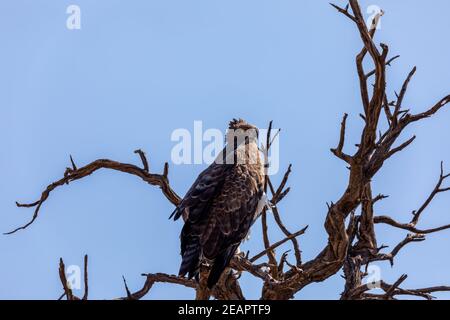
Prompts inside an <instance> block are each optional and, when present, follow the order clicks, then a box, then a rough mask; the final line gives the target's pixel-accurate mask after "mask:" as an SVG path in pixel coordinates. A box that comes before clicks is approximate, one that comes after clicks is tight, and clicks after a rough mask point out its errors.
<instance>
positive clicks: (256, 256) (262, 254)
mask: <svg viewBox="0 0 450 320" xmlns="http://www.w3.org/2000/svg"><path fill="white" fill-rule="evenodd" d="M306 229H308V226H306V227H304V228H303V229H301V230H299V231H297V232H294V233H292V234H290V235H289V236H287V237H286V238H284V239H283V240H280V241H278V242H275V243H274V244H273V245H271V246H270V247H268V248H267V249H265V250H263V251H261V252H260V253H258V254H257V255H255V256H254V257H253V258H251V259H250V262H255V261H256V260H258V259H259V258H261V257H262V256H264V255H265V254H266V253H267V252H268V251H273V250H275V249H276V248H278V247H279V246H281V245H282V244H284V243H285V242H286V241H289V240H291V239H293V238H296V237H298V236H300V235H302V234H304V233H305V231H306Z"/></svg>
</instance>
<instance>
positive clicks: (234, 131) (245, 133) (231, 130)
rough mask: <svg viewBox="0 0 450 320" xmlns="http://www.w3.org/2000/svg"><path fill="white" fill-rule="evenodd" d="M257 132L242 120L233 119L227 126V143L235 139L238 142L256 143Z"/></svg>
mask: <svg viewBox="0 0 450 320" xmlns="http://www.w3.org/2000/svg"><path fill="white" fill-rule="evenodd" d="M258 136H259V130H258V128H257V127H255V126H254V125H252V124H250V123H248V122H247V121H245V120H244V119H233V120H231V121H230V124H229V126H228V134H227V142H230V141H233V140H232V139H235V138H237V140H238V141H241V142H245V143H246V144H247V143H251V142H255V143H257V142H258Z"/></svg>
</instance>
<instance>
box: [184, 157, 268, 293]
mask: <svg viewBox="0 0 450 320" xmlns="http://www.w3.org/2000/svg"><path fill="white" fill-rule="evenodd" d="M220 167H222V168H220ZM207 171H210V172H211V173H215V175H216V177H218V181H215V182H214V183H213V182H212V181H210V180H208V178H207V177H209V176H211V174H206V173H205V174H204V173H202V174H201V175H200V176H199V179H197V181H196V183H195V184H194V185H196V187H194V186H193V188H191V190H190V191H189V192H188V195H189V197H188V195H187V196H186V197H185V199H183V202H184V204H183V206H184V209H183V210H187V212H188V218H187V220H186V221H185V225H184V227H183V230H182V232H181V254H182V256H183V261H182V264H181V267H180V274H181V275H184V274H186V273H189V277H192V276H194V275H196V274H197V272H198V265H199V262H200V258H201V256H203V257H204V258H206V259H208V260H210V261H211V262H212V263H213V267H212V269H211V272H210V276H209V279H208V285H209V286H210V287H212V286H213V285H214V284H215V283H216V282H217V281H218V279H219V277H220V275H221V274H222V272H223V270H224V269H225V268H226V266H227V265H228V264H229V262H230V259H231V258H232V257H233V255H234V253H235V251H236V249H237V247H238V246H239V243H240V242H241V241H242V240H243V239H244V238H245V236H246V235H247V233H248V231H249V229H250V226H251V224H252V223H253V221H254V219H255V212H256V209H257V207H258V202H259V200H260V199H261V196H262V194H263V189H262V184H261V183H260V179H258V177H256V173H255V172H252V171H251V170H250V169H249V168H248V167H246V166H231V167H227V166H225V167H224V165H219V167H218V168H214V167H213V168H211V169H210V170H207ZM213 180H214V179H213ZM202 181H203V182H204V183H202ZM206 182H208V183H206ZM205 185H210V187H209V188H206V189H205ZM197 189H199V191H198V192H196V191H197ZM212 189H214V191H213V190H212ZM183 202H182V203H183ZM179 214H180V213H178V215H179Z"/></svg>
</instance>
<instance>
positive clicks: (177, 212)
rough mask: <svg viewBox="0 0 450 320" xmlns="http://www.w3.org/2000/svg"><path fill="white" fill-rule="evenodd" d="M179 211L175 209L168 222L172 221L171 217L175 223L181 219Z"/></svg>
mask: <svg viewBox="0 0 450 320" xmlns="http://www.w3.org/2000/svg"><path fill="white" fill-rule="evenodd" d="M181 211H182V210H180V209H179V208H178V207H176V208H175V210H173V212H172V213H171V215H170V217H169V220H170V219H172V217H173V220H174V221H177V220H178V219H179V218H180V217H181ZM174 216H175V217H174Z"/></svg>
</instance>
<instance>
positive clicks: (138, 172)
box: [5, 159, 181, 234]
mask: <svg viewBox="0 0 450 320" xmlns="http://www.w3.org/2000/svg"><path fill="white" fill-rule="evenodd" d="M99 169H111V170H116V171H121V172H125V173H129V174H132V175H135V176H137V177H139V178H141V179H142V180H143V181H145V182H147V183H149V184H151V185H153V186H158V187H160V188H161V190H162V192H163V194H164V195H165V196H166V198H167V199H168V200H169V201H170V202H171V203H172V204H174V205H177V204H178V203H179V202H180V200H181V199H180V197H179V196H178V195H177V194H176V193H175V191H173V190H172V188H171V187H170V185H169V180H168V179H167V170H168V166H167V164H166V166H165V169H164V174H163V175H160V174H152V173H149V172H147V171H146V170H144V169H141V168H139V167H137V166H135V165H133V164H127V163H120V162H117V161H112V160H108V159H99V160H95V161H94V162H91V163H90V164H88V165H86V166H84V167H82V168H79V169H76V170H73V169H69V168H68V169H67V170H66V172H65V173H64V177H63V178H61V179H60V180H58V181H55V182H53V183H52V184H50V185H49V186H47V188H46V189H45V190H44V191H43V192H42V194H41V198H40V199H39V200H38V201H36V202H33V203H30V204H20V203H16V204H17V206H18V207H26V208H29V207H35V210H34V214H33V217H32V219H31V220H30V221H29V222H28V223H26V224H25V225H23V226H21V227H18V228H16V229H14V230H12V231H10V232H7V233H5V234H12V233H15V232H17V231H19V230H23V229H26V228H27V227H28V226H30V225H31V224H32V223H33V222H34V221H35V220H36V218H37V217H38V215H39V210H40V209H41V206H42V204H43V203H44V202H45V201H46V200H47V198H48V197H49V195H50V193H51V192H52V191H53V190H54V189H56V188H57V187H59V186H63V185H65V184H69V183H70V182H72V181H76V180H79V179H82V178H84V177H87V176H89V175H91V174H92V173H94V172H95V171H97V170H99Z"/></svg>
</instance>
